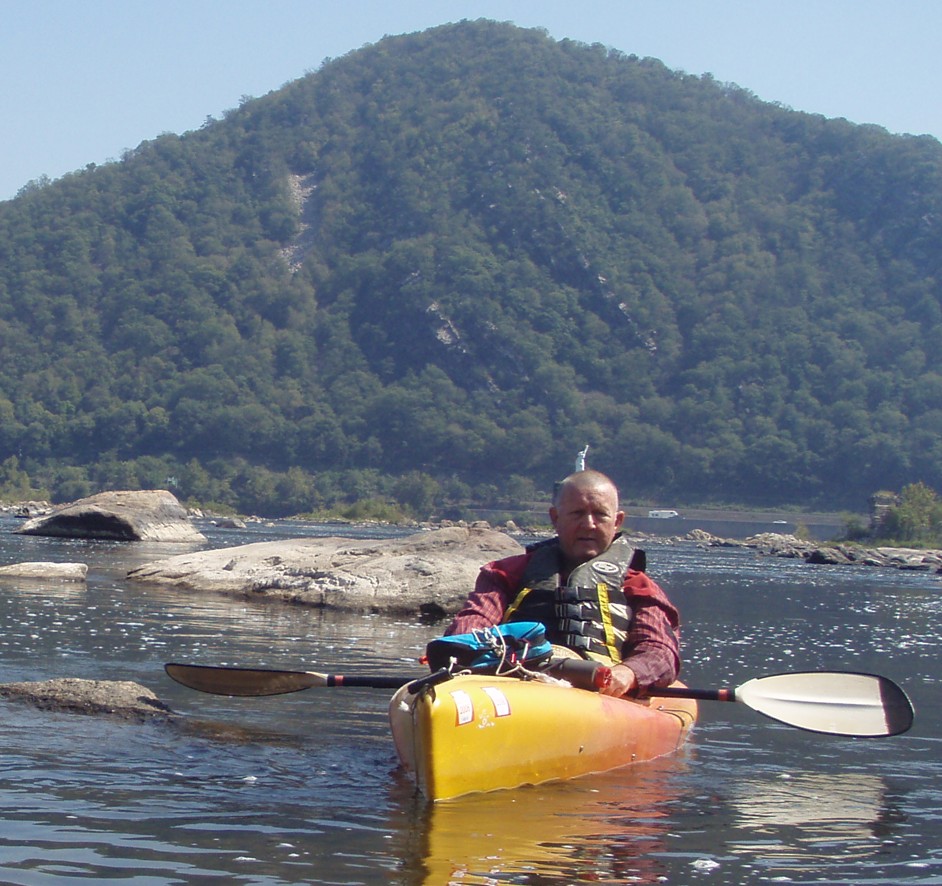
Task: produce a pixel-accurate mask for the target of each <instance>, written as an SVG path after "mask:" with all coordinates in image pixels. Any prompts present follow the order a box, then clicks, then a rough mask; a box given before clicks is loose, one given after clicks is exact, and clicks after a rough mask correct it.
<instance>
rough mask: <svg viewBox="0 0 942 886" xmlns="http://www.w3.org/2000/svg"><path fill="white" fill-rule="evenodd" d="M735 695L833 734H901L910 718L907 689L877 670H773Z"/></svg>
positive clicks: (776, 714) (794, 722) (761, 710)
mask: <svg viewBox="0 0 942 886" xmlns="http://www.w3.org/2000/svg"><path fill="white" fill-rule="evenodd" d="M736 700H737V701H741V702H743V704H746V705H748V706H749V707H751V708H752V709H753V710H756V711H759V713H760V714H765V715H766V716H767V717H771V718H772V719H773V720H778V721H779V722H780V723H785V724H787V725H789V726H796V727H798V728H799V729H807V730H809V731H810V732H826V733H829V734H831V735H856V736H865V737H872V736H879V735H899V734H900V733H902V732H905V731H906V730H907V729H909V727H910V726H912V723H913V706H912V704H911V703H910V701H909V699H908V698H907V697H906V693H905V692H903V690H902V689H900V687H899V686H897V685H896V684H895V683H894V682H893V681H892V680H889V679H887V678H886V677H880V676H877V675H875V674H857V673H852V672H848V671H809V672H807V673H801V672H799V673H794V674H773V675H772V676H769V677H757V678H756V679H754V680H749V681H748V682H746V683H743V684H742V686H740V687H739V688H738V689H736Z"/></svg>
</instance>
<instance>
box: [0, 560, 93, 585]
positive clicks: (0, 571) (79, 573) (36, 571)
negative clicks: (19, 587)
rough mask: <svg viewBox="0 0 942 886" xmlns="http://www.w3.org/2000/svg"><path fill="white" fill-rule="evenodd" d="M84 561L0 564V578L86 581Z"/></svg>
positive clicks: (39, 561) (86, 567)
mask: <svg viewBox="0 0 942 886" xmlns="http://www.w3.org/2000/svg"><path fill="white" fill-rule="evenodd" d="M87 575H88V566H86V565H85V564H84V563H48V562H46V561H43V560H37V561H30V562H27V563H10V564H8V565H7V566H0V578H29V579H34V580H36V581H85V577H86V576H87Z"/></svg>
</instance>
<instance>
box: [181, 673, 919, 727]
mask: <svg viewBox="0 0 942 886" xmlns="http://www.w3.org/2000/svg"><path fill="white" fill-rule="evenodd" d="M164 670H165V671H166V672H167V675H168V676H169V677H170V678H171V679H173V680H175V681H176V682H177V683H181V684H182V685H184V686H188V687H189V688H190V689H196V690H199V691H200V692H208V693H211V694H213V695H235V696H246V697H256V696H263V695H283V694H285V693H289V692H300V691H301V690H303V689H311V688H313V687H325V686H326V687H337V686H361V687H367V688H372V689H398V688H399V687H400V686H404V685H405V684H406V683H412V684H413V688H414V689H415V690H416V691H418V689H419V688H420V687H421V686H422V685H428V684H429V683H437V682H440V681H442V680H446V679H448V677H449V676H450V675H449V674H448V672H447V671H444V670H442V671H436V672H435V673H433V674H429V675H427V676H425V677H418V678H417V677H415V676H414V675H404V674H403V675H399V676H395V675H391V674H349V675H343V674H319V673H316V672H314V671H280V670H273V669H270V668H235V667H218V666H213V665H188V664H174V663H171V664H167V665H165V666H164ZM648 694H649V695H653V696H657V697H659V698H694V699H698V700H700V701H738V702H741V703H742V704H745V705H746V706H747V707H750V708H752V709H753V710H755V711H758V712H759V713H760V714H765V716H767V717H770V718H771V719H773V720H777V721H778V722H779V723H784V724H786V725H787V726H795V727H797V728H798V729H806V730H808V731H810V732H825V733H829V734H831V735H850V736H868V737H875V736H881V735H899V734H900V733H902V732H905V731H906V730H907V729H909V727H910V726H912V723H913V706H912V704H911V703H910V701H909V699H908V698H907V697H906V693H905V692H903V690H902V689H900V687H899V686H897V685H896V684H895V683H894V682H893V681H892V680H889V679H888V678H886V677H880V676H876V675H874V674H859V673H854V672H851V671H807V672H799V673H792V674H773V675H771V676H768V677H756V678H754V679H752V680H749V681H748V682H746V683H743V684H742V685H741V686H739V687H737V688H736V689H688V688H686V687H680V686H677V687H673V686H671V687H666V688H663V689H650V690H648Z"/></svg>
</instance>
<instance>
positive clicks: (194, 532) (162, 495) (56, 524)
mask: <svg viewBox="0 0 942 886" xmlns="http://www.w3.org/2000/svg"><path fill="white" fill-rule="evenodd" d="M16 532H18V533H20V534H21V535H51V536H57V537H63V538H97V539H110V540H113V541H172V542H203V541H205V540H206V538H205V536H204V535H203V534H202V533H201V532H200V531H199V530H198V529H197V528H196V527H195V526H194V525H193V524H192V523H191V522H190V520H189V517H188V516H187V513H186V511H185V510H184V508H183V506H182V505H181V504H180V502H178V501H177V499H176V497H175V496H174V495H173V494H172V493H170V492H167V491H166V490H164V489H153V490H141V491H131V492H101V493H99V494H98V495H93V496H91V497H89V498H82V499H79V500H78V501H76V502H72V503H71V504H67V505H61V506H59V507H56V508H54V509H53V510H52V511H50V512H49V513H48V514H43V515H42V516H39V517H34V518H33V519H31V520H27V521H26V523H24V524H23V525H22V526H21V527H20V528H19V529H17V530H16Z"/></svg>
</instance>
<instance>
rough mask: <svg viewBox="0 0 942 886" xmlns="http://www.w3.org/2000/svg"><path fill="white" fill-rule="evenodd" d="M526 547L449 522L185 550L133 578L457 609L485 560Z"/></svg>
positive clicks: (399, 610) (433, 613) (295, 598)
mask: <svg viewBox="0 0 942 886" xmlns="http://www.w3.org/2000/svg"><path fill="white" fill-rule="evenodd" d="M522 552H523V548H522V547H521V545H520V544H519V543H518V542H516V541H514V539H512V538H511V537H510V536H508V535H505V534H504V533H503V532H498V531H496V530H493V529H479V528H474V527H470V528H468V527H449V528H447V529H439V530H434V531H430V532H418V533H416V534H414V535H409V536H406V537H405V538H394V539H381V540H376V539H369V540H357V539H349V538H336V537H330V538H296V539H289V540H286V541H274V542H259V543H256V544H248V545H241V546H239V547H232V548H222V549H218V550H212V551H199V552H195V553H191V554H180V555H178V556H176V557H169V558H168V559H166V560H160V561H158V562H155V563H149V564H145V565H143V566H140V567H138V568H137V569H134V570H132V571H131V572H130V573H129V574H128V578H131V579H134V580H137V581H146V582H155V583H159V584H166V585H173V586H176V587H182V588H188V589H191V590H195V591H215V592H221V593H225V594H232V595H236V596H241V597H248V596H252V597H254V596H259V597H266V598H273V599H281V600H284V601H286V602H290V603H299V604H302V605H307V606H318V607H329V608H334V609H341V610H348V611H354V612H383V613H389V614H410V615H424V616H426V617H430V618H439V617H444V616H446V615H450V614H453V613H455V612H457V611H458V609H459V608H460V607H461V604H462V603H463V602H464V600H465V598H466V597H467V595H468V592H469V591H470V590H471V589H472V588H473V587H474V581H475V579H476V578H477V574H478V571H479V570H480V568H481V566H482V565H483V564H484V563H487V562H488V561H490V560H495V559H498V558H500V557H507V556H510V555H512V554H519V553H522Z"/></svg>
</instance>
